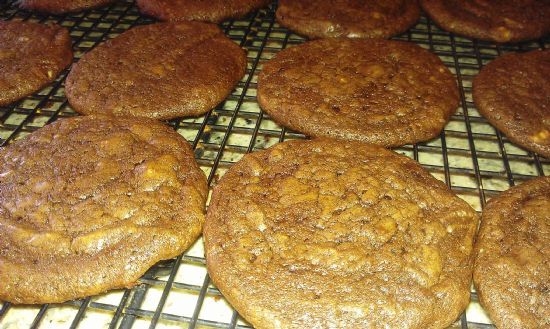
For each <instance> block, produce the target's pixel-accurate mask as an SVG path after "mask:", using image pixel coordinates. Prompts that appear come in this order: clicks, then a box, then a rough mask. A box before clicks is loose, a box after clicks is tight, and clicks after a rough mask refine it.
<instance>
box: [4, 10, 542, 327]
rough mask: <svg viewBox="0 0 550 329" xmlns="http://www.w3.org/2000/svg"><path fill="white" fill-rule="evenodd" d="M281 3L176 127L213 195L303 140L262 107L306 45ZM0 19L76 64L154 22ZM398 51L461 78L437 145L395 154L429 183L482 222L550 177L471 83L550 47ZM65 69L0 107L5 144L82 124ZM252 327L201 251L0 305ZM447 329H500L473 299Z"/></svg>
mask: <svg viewBox="0 0 550 329" xmlns="http://www.w3.org/2000/svg"><path fill="white" fill-rule="evenodd" d="M276 6H277V4H276V2H275V3H273V4H271V5H270V6H269V7H268V8H265V9H261V10H259V11H257V12H254V13H252V14H250V15H248V16H247V17H246V18H244V19H242V20H232V21H227V22H224V23H223V24H221V25H220V27H221V28H222V29H223V30H224V32H225V33H226V35H227V36H228V37H229V38H231V39H232V40H233V41H235V42H236V43H237V44H239V45H240V46H241V47H243V48H245V49H246V50H247V51H248V67H247V72H246V75H245V77H244V78H243V79H242V80H241V81H240V82H239V84H238V86H237V88H236V89H235V90H234V91H233V93H232V94H231V95H230V96H229V97H228V98H227V99H226V100H225V101H224V102H223V103H221V104H220V105H218V106H217V107H216V108H215V109H213V110H212V111H210V112H208V113H207V114H205V115H203V116H200V117H196V118H187V119H176V120H171V121H169V124H170V125H171V126H172V127H173V128H174V129H175V130H176V131H178V132H179V133H180V134H181V135H182V136H183V137H185V138H186V139H187V140H188V141H189V142H190V143H192V145H193V147H194V149H195V155H196V158H197V161H198V162H199V164H200V165H201V168H202V169H203V170H204V171H205V173H206V174H207V175H208V181H209V183H210V185H211V186H213V185H215V184H216V182H217V181H218V179H219V178H220V177H221V176H222V175H223V173H224V172H225V171H226V170H227V169H228V168H229V167H230V166H231V165H232V164H233V163H235V162H236V161H238V160H239V159H240V158H241V157H242V156H243V155H244V154H246V153H248V152H252V151H255V150H259V149H263V148H266V147H269V146H271V145H273V144H275V143H278V142H281V141H284V140H289V139H299V138H305V137H304V136H303V135H301V134H298V133H295V132H292V131H289V130H287V129H285V128H282V127H280V126H278V125H277V124H275V123H274V122H273V121H272V120H271V119H270V118H269V116H268V115H266V114H264V113H262V111H261V110H260V108H259V106H258V104H257V102H256V81H257V75H258V73H259V71H261V67H262V64H263V63H264V62H266V61H267V60H269V59H270V58H272V57H273V56H274V55H276V54H277V52H279V51H280V50H282V49H284V48H287V47H291V46H294V45H297V44H300V43H303V42H304V41H305V39H304V38H302V37H300V36H298V35H296V34H293V33H291V32H290V31H288V30H287V29H285V28H283V27H281V26H279V25H278V24H277V23H276V21H275V10H276ZM0 20H28V21H36V22H41V23H57V24H60V25H62V26H64V27H66V28H68V29H69V30H70V34H71V37H72V40H73V49H74V52H75V58H74V60H75V61H78V59H79V58H80V56H81V55H82V54H83V53H85V52H87V51H89V50H90V49H92V48H93V47H95V46H96V45H97V44H99V43H101V42H102V41H104V40H106V39H110V38H113V37H116V36H117V35H118V34H120V33H122V32H124V31H125V30H127V29H130V28H131V27H133V26H135V25H142V24H150V23H154V22H155V21H154V20H153V19H151V18H148V17H144V16H141V15H140V13H139V11H138V10H137V8H136V7H135V5H134V4H133V1H131V0H120V1H118V2H116V3H115V4H113V5H110V6H107V7H104V8H100V9H95V10H89V11H85V12H82V13H77V14H68V15H62V16H53V15H43V14H37V13H32V12H28V11H24V10H20V9H18V8H17V5H16V3H15V1H13V0H8V1H6V2H3V3H2V4H0ZM394 39H397V40H405V41H409V42H414V43H416V44H418V45H420V46H421V47H424V48H426V49H429V50H431V51H432V52H434V53H435V54H437V55H438V56H439V57H440V58H441V59H442V60H443V62H444V63H445V64H446V65H447V66H448V67H449V69H450V70H451V71H452V72H453V73H455V74H456V77H457V81H458V84H459V86H460V96H461V104H460V106H459V108H458V110H457V112H456V114H455V115H453V116H452V118H451V121H450V122H449V124H448V125H447V126H446V127H445V130H444V131H443V132H442V134H441V135H440V136H439V137H438V138H436V139H434V140H431V141H428V142H424V143H418V144H415V145H407V146H404V147H401V148H397V149H396V151H397V152H400V153H402V154H405V155H407V156H409V157H411V158H413V159H415V160H417V161H418V162H420V163H421V164H422V165H423V166H424V167H425V168H426V169H427V170H428V171H429V172H430V173H432V175H434V176H435V177H436V178H438V179H440V180H442V181H444V182H445V183H446V184H447V185H448V186H449V187H450V188H451V189H452V190H453V191H454V192H455V193H457V194H458V195H459V196H460V197H462V198H463V199H465V200H466V201H467V202H469V203H470V204H471V205H472V207H474V208H475V209H476V210H477V211H481V209H482V208H483V206H484V205H485V202H486V201H487V200H488V199H489V198H491V197H493V196H495V195H497V194H498V193H499V192H501V191H503V190H506V189H508V188H509V187H510V186H513V185H515V184H518V183H520V182H522V181H525V180H528V179H531V178H533V177H536V176H544V175H546V174H548V173H549V172H550V160H549V159H545V158H542V157H540V156H538V155H536V154H533V153H531V152H528V151H525V150H523V149H521V148H520V147H518V146H516V145H514V144H512V143H511V142H510V141H509V140H508V139H507V138H506V137H505V136H504V135H502V134H501V133H499V132H498V131H496V130H495V129H494V128H493V127H492V126H491V125H490V124H489V123H488V122H487V121H486V120H485V119H484V118H483V117H481V116H480V114H479V113H478V112H477V110H476V109H475V106H474V104H473V102H472V96H471V85H472V79H473V77H474V76H475V75H476V74H477V73H478V72H479V70H480V68H481V67H482V66H483V65H485V64H486V63H488V62H490V61H491V60H493V59H495V58H496V57H498V56H500V55H502V54H504V53H507V52H516V51H528V50H533V49H538V48H541V49H546V48H548V47H549V43H550V39H541V40H536V41H533V42H526V43H520V44H513V45H496V44H493V43H489V42H482V41H476V40H471V39H468V38H463V37H460V36H456V35H454V34H451V33H448V32H445V31H443V30H441V29H439V28H438V27H437V26H436V25H435V24H434V23H433V22H432V21H431V20H429V19H428V18H426V17H425V16H422V17H421V19H420V20H419V22H418V23H417V24H416V25H415V26H414V27H412V28H411V29H409V30H408V31H407V32H405V33H403V34H401V35H399V36H397V37H395V38H394ZM67 73H68V70H65V71H64V72H63V73H62V74H61V75H60V76H59V77H58V78H57V79H56V81H55V82H54V83H52V84H51V85H50V86H48V87H46V88H44V89H43V90H41V91H39V92H37V93H35V94H34V95H31V96H29V97H26V98H24V99H23V100H21V101H18V102H16V103H14V104H11V105H8V106H4V107H1V106H0V145H1V146H4V145H6V144H8V143H10V142H12V141H14V140H17V139H19V138H22V137H24V136H25V135H27V134H29V133H31V132H33V131H35V130H37V129H39V128H40V127H42V126H44V125H46V124H48V123H51V122H53V121H55V120H56V119H58V118H63V117H70V116H74V115H76V113H75V112H74V111H73V110H72V109H71V107H70V105H69V104H68V103H67V100H66V98H65V95H64V80H65V77H66V75H67ZM27 327H28V328H50V327H52V328H100V327H106V328H122V329H127V328H189V329H193V328H251V327H250V325H249V324H247V323H246V322H245V321H244V320H243V319H242V318H240V316H239V315H238V313H237V312H236V311H234V310H233V309H232V308H231V306H230V305H229V304H228V303H227V302H226V301H225V300H224V299H223V296H222V295H221V294H220V292H219V291H218V290H217V289H216V287H215V286H213V285H212V284H211V282H210V279H209V277H208V274H207V272H206V267H205V259H204V251H203V247H202V240H201V239H200V240H199V241H197V242H196V243H195V244H194V245H193V247H192V248H191V249H190V250H188V251H187V252H186V253H184V254H183V255H180V256H179V257H177V258H175V259H172V260H167V261H163V262H160V263H159V264H157V265H156V266H154V267H153V268H151V269H150V270H149V271H148V272H147V273H146V274H145V275H144V276H143V277H142V278H141V279H140V281H139V284H138V285H136V286H135V287H133V288H132V289H125V290H116V291H113V292H109V293H106V294H103V295H100V296H92V297H89V298H85V299H82V300H76V301H70V302H66V303H63V304H55V305H54V304H51V305H40V306H16V305H11V304H10V303H7V302H0V328H27ZM452 328H463V329H465V328H471V329H476V328H493V325H491V324H490V320H489V319H488V318H487V316H486V315H485V313H484V312H483V310H482V309H481V307H480V306H479V303H478V300H477V295H476V293H475V291H474V290H473V289H472V301H471V303H470V305H469V307H468V309H467V310H466V312H465V313H464V314H462V316H461V317H460V319H459V320H458V321H457V322H456V323H455V324H454V325H453V326H452Z"/></svg>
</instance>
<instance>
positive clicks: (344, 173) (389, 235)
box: [203, 139, 478, 329]
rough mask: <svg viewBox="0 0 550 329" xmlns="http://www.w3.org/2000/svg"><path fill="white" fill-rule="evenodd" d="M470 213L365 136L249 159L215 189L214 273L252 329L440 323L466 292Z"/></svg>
mask: <svg viewBox="0 0 550 329" xmlns="http://www.w3.org/2000/svg"><path fill="white" fill-rule="evenodd" d="M477 222H478V218H477V214H476V213H475V211H474V210H473V209H472V208H470V206H468V204H467V203H466V202H464V201H462V200H461V199H459V198H458V197H457V196H455V195H454V194H453V193H452V192H451V191H450V190H449V189H448V188H447V187H446V186H445V184H443V183H442V182H440V181H438V180H436V179H435V178H433V177H432V176H431V175H430V174H429V173H428V172H426V171H425V170H424V169H422V167H420V165H418V164H417V163H416V162H414V161H413V160H411V159H409V158H406V157H404V156H402V155H398V154H396V153H394V152H392V151H388V150H385V149H383V148H380V147H377V146H373V145H368V144H364V143H361V142H341V141H336V140H330V139H316V140H312V141H292V142H285V143H280V144H277V145H275V146H274V147H271V148H269V149H267V150H264V151H260V152H255V153H252V154H248V155H245V157H244V158H243V159H242V160H241V161H239V162H238V163H237V164H235V165H234V166H232V167H231V168H230V169H229V171H228V172H227V173H226V174H225V175H224V176H223V178H222V179H221V181H220V183H219V185H217V186H216V187H215V189H214V192H213V195H212V201H211V203H210V207H209V208H208V213H207V219H206V223H205V228H204V232H203V236H204V239H205V250H206V260H207V266H208V271H209V274H210V276H211V278H212V280H213V281H214V283H215V284H216V286H217V287H218V288H219V289H220V291H221V292H222V293H223V295H224V296H225V297H226V298H227V299H228V300H229V302H231V304H232V305H233V306H234V307H235V308H236V309H237V311H238V312H239V313H240V314H242V315H243V316H244V318H245V319H247V320H248V321H249V322H250V323H251V324H252V325H253V326H254V327H255V328H257V329H263V328H422V329H426V328H446V327H447V326H448V325H450V324H451V323H452V322H453V321H454V320H455V319H456V318H457V317H458V316H459V314H460V313H461V312H462V310H464V308H465V307H466V305H468V301H469V298H470V292H469V287H470V280H471V274H472V272H471V270H472V261H473V257H472V249H473V239H474V234H475V231H476V227H477Z"/></svg>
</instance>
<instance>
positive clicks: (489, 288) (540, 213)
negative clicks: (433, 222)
mask: <svg viewBox="0 0 550 329" xmlns="http://www.w3.org/2000/svg"><path fill="white" fill-rule="evenodd" d="M475 252H476V261H475V269H474V283H475V286H476V290H477V292H478V295H479V298H480V301H481V304H482V306H483V308H484V309H485V310H487V311H488V313H489V315H490V317H491V320H493V322H494V323H495V324H496V326H497V327H498V328H503V329H519V328H525V329H535V328H546V329H547V328H550V286H549V285H550V177H539V178H535V179H532V180H530V181H528V182H525V183H523V184H521V185H518V186H515V187H512V188H510V189H509V190H507V191H505V192H502V193H501V194H500V195H499V196H497V197H495V198H493V199H491V200H490V201H489V202H488V203H487V206H486V207H485V209H484V210H483V217H482V220H481V227H480V231H479V235H478V238H477V242H476V247H475Z"/></svg>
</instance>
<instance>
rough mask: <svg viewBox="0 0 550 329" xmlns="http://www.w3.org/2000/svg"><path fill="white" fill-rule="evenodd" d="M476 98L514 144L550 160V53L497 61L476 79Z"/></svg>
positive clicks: (474, 95) (526, 54) (482, 110)
mask: <svg viewBox="0 0 550 329" xmlns="http://www.w3.org/2000/svg"><path fill="white" fill-rule="evenodd" d="M473 98H474V102H475V105H476V108H477V109H478V110H479V112H480V113H481V114H482V115H483V116H484V117H485V118H487V120H489V122H490V123H491V124H492V125H494V126H495V127H497V129H498V130H500V131H502V132H503V133H504V134H506V136H507V137H508V138H509V139H510V140H511V141H512V142H514V143H517V144H518V145H521V146H523V147H525V148H526V149H528V150H530V151H533V152H535V153H539V154H541V155H543V156H545V157H549V158H550V50H545V51H540V50H535V51H531V52H528V53H518V54H506V55H504V56H502V57H499V58H497V59H496V60H494V61H493V62H491V63H489V64H488V65H487V66H485V67H483V68H482V69H481V72H480V73H479V74H478V75H477V76H476V77H475V79H474V82H473Z"/></svg>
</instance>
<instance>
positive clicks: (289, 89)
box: [258, 39, 459, 146]
mask: <svg viewBox="0 0 550 329" xmlns="http://www.w3.org/2000/svg"><path fill="white" fill-rule="evenodd" d="M258 102H259V104H260V106H261V107H262V109H263V110H264V111H266V112H267V113H268V114H269V115H270V116H271V117H272V118H273V119H274V120H275V121H276V122H278V123H280V124H282V125H283V126H286V127H289V128H291V129H294V130H296V131H299V132H302V133H304V134H306V135H309V136H314V137H332V138H338V139H347V140H360V141H364V142H368V143H372V144H377V145H381V146H400V145H404V144H408V143H415V142H418V141H424V140H428V139H431V138H433V137H435V136H437V135H438V134H439V133H440V132H441V130H442V129H443V127H444V126H445V124H446V123H447V121H448V120H449V118H450V116H451V115H452V114H453V113H454V112H455V111H456V108H457V106H458V102H459V96H458V87H457V84H456V81H455V78H454V76H453V75H452V73H451V72H450V71H449V69H447V68H446V67H445V65H444V64H443V63H442V62H441V60H440V59H439V58H438V57H437V56H436V55H434V54H432V53H430V52H429V51H427V50H425V49H422V48H420V47H418V46H417V45H413V44H410V43H404V42H399V41H388V40H351V39H324V40H316V41H310V42H307V43H305V44H303V45H299V46H295V47H292V48H289V49H285V50H283V51H281V52H280V53H278V54H277V55H276V57H275V58H274V59H272V60H270V61H269V62H267V63H266V64H264V65H263V68H262V72H261V73H260V76H259V79H258Z"/></svg>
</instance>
